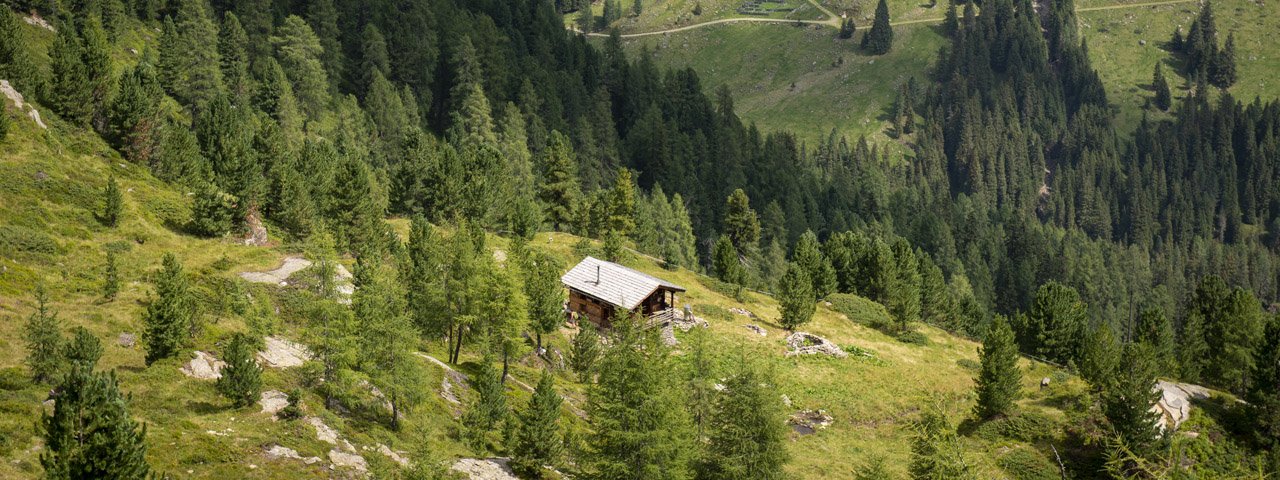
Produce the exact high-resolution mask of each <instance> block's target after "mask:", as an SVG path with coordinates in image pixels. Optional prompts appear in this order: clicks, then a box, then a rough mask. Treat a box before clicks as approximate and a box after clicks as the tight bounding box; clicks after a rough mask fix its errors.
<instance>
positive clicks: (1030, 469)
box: [996, 447, 1062, 480]
mask: <svg viewBox="0 0 1280 480" xmlns="http://www.w3.org/2000/svg"><path fill="white" fill-rule="evenodd" d="M996 463H997V464H999V465H1000V468H1002V469H1004V471H1005V473H1008V474H1009V476H1010V477H1011V478H1014V479H1016V480H1058V479H1060V478H1062V473H1061V472H1059V470H1058V465H1056V464H1054V463H1053V461H1052V460H1050V459H1049V458H1047V457H1045V455H1044V454H1043V453H1040V452H1039V451H1037V450H1036V449H1034V448H1030V447H1019V448H1014V449H1011V450H1009V451H1008V452H1006V453H1005V454H1004V455H1002V456H1001V457H1000V459H999V460H997V461H996Z"/></svg>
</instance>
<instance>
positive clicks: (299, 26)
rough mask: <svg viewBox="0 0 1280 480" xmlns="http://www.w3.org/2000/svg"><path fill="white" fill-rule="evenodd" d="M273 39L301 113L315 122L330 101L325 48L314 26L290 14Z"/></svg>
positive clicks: (272, 41)
mask: <svg viewBox="0 0 1280 480" xmlns="http://www.w3.org/2000/svg"><path fill="white" fill-rule="evenodd" d="M275 33H276V35H272V36H271V44H272V45H273V46H275V49H276V56H277V58H279V60H280V67H281V68H282V69H283V70H284V73H285V76H286V77H288V78H289V82H290V84H291V85H292V86H293V94H294V95H296V96H297V98H298V103H299V105H301V107H302V111H304V112H306V114H307V117H308V118H312V119H315V118H317V117H318V116H319V115H320V112H321V110H322V109H323V108H324V107H325V106H326V105H327V104H328V102H329V79H328V76H327V75H326V74H325V70H324V65H323V64H322V63H321V62H320V57H321V56H322V55H323V54H324V49H323V47H321V45H320V39H318V38H316V34H315V32H314V31H312V30H311V26H310V25H307V22H306V21H305V20H303V19H302V18H301V17H299V16H297V15H290V16H288V17H286V18H285V19H284V23H282V24H281V25H280V27H279V28H277V29H276V32H275Z"/></svg>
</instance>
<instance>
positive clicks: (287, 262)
mask: <svg viewBox="0 0 1280 480" xmlns="http://www.w3.org/2000/svg"><path fill="white" fill-rule="evenodd" d="M310 266H311V261H310V260H307V259H305V258H302V257H285V259H284V263H282V264H280V268H277V269H275V270H268V271H265V272H243V273H241V274H240V278H243V279H245V280H246V281H249V282H253V283H270V284H273V285H280V286H285V285H288V284H289V282H288V280H289V277H290V276H292V275H293V274H295V273H298V272H299V271H302V269H305V268H307V267H310Z"/></svg>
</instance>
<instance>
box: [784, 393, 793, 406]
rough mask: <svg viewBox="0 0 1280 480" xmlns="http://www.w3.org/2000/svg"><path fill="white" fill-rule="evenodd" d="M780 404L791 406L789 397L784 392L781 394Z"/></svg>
mask: <svg viewBox="0 0 1280 480" xmlns="http://www.w3.org/2000/svg"><path fill="white" fill-rule="evenodd" d="M782 404H783V405H786V406H787V408H791V397H788V396H787V394H785V393H784V394H782Z"/></svg>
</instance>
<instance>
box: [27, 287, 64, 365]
mask: <svg viewBox="0 0 1280 480" xmlns="http://www.w3.org/2000/svg"><path fill="white" fill-rule="evenodd" d="M48 302H49V294H48V293H47V292H46V291H45V288H44V285H43V284H38V285H36V311H35V312H34V313H32V314H31V316H30V317H27V324H26V326H25V327H24V328H23V331H22V338H23V340H24V341H25V342H26V344H27V358H26V364H27V368H28V369H30V370H31V378H32V379H34V380H35V381H36V382H37V383H44V382H48V381H52V380H53V379H54V378H55V377H57V375H58V373H59V372H61V371H62V366H63V365H62V360H63V358H62V332H61V331H59V329H58V323H59V322H58V314H57V313H55V312H50V311H49V306H48Z"/></svg>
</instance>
